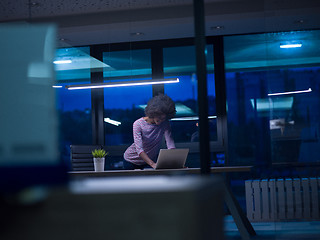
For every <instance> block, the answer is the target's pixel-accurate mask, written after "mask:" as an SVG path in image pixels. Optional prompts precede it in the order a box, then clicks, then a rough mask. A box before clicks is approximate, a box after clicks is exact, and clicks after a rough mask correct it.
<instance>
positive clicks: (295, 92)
mask: <svg viewBox="0 0 320 240" xmlns="http://www.w3.org/2000/svg"><path fill="white" fill-rule="evenodd" d="M307 92H312V89H311V88H309V89H307V90H300V91H292V92H279V93H269V94H268V96H279V95H288V94H297V93H307Z"/></svg>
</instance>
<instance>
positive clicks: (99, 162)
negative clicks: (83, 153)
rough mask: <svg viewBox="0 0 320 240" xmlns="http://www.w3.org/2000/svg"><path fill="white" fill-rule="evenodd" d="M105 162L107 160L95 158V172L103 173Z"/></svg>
mask: <svg viewBox="0 0 320 240" xmlns="http://www.w3.org/2000/svg"><path fill="white" fill-rule="evenodd" d="M104 162H105V158H93V164H94V171H96V172H103V171H104Z"/></svg>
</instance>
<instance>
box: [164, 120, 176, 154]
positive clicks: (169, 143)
mask: <svg viewBox="0 0 320 240" xmlns="http://www.w3.org/2000/svg"><path fill="white" fill-rule="evenodd" d="M165 128H166V129H165V131H164V137H165V139H166V144H167V148H168V149H171V148H176V145H175V144H174V140H173V137H172V132H171V125H170V123H169V121H168V122H167V124H166V127H165Z"/></svg>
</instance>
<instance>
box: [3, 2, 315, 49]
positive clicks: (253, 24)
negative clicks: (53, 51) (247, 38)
mask: <svg viewBox="0 0 320 240" xmlns="http://www.w3.org/2000/svg"><path fill="white" fill-rule="evenodd" d="M204 2H205V20H206V35H208V36H209V35H210V36H212V35H229V34H241V33H258V32H274V31H275V32H277V31H291V30H307V29H319V28H320V17H319V13H320V1H319V0H303V1H302V0H205V1H204ZM21 21H22V22H35V23H40V22H54V23H56V24H57V26H58V29H59V39H60V45H61V46H62V45H68V46H82V45H91V44H104V43H114V42H133V41H145V40H156V39H171V38H184V37H193V36H194V26H193V21H194V19H193V1H192V0H90V1H89V0H15V1H11V0H1V1H0V22H21Z"/></svg>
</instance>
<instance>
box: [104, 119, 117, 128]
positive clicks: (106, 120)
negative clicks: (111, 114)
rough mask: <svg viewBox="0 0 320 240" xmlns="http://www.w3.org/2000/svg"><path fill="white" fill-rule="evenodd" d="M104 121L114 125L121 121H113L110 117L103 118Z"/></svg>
mask: <svg viewBox="0 0 320 240" xmlns="http://www.w3.org/2000/svg"><path fill="white" fill-rule="evenodd" d="M104 121H105V122H106V123H110V124H112V125H115V126H117V127H118V126H119V125H121V122H118V121H115V120H111V119H110V118H104Z"/></svg>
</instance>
